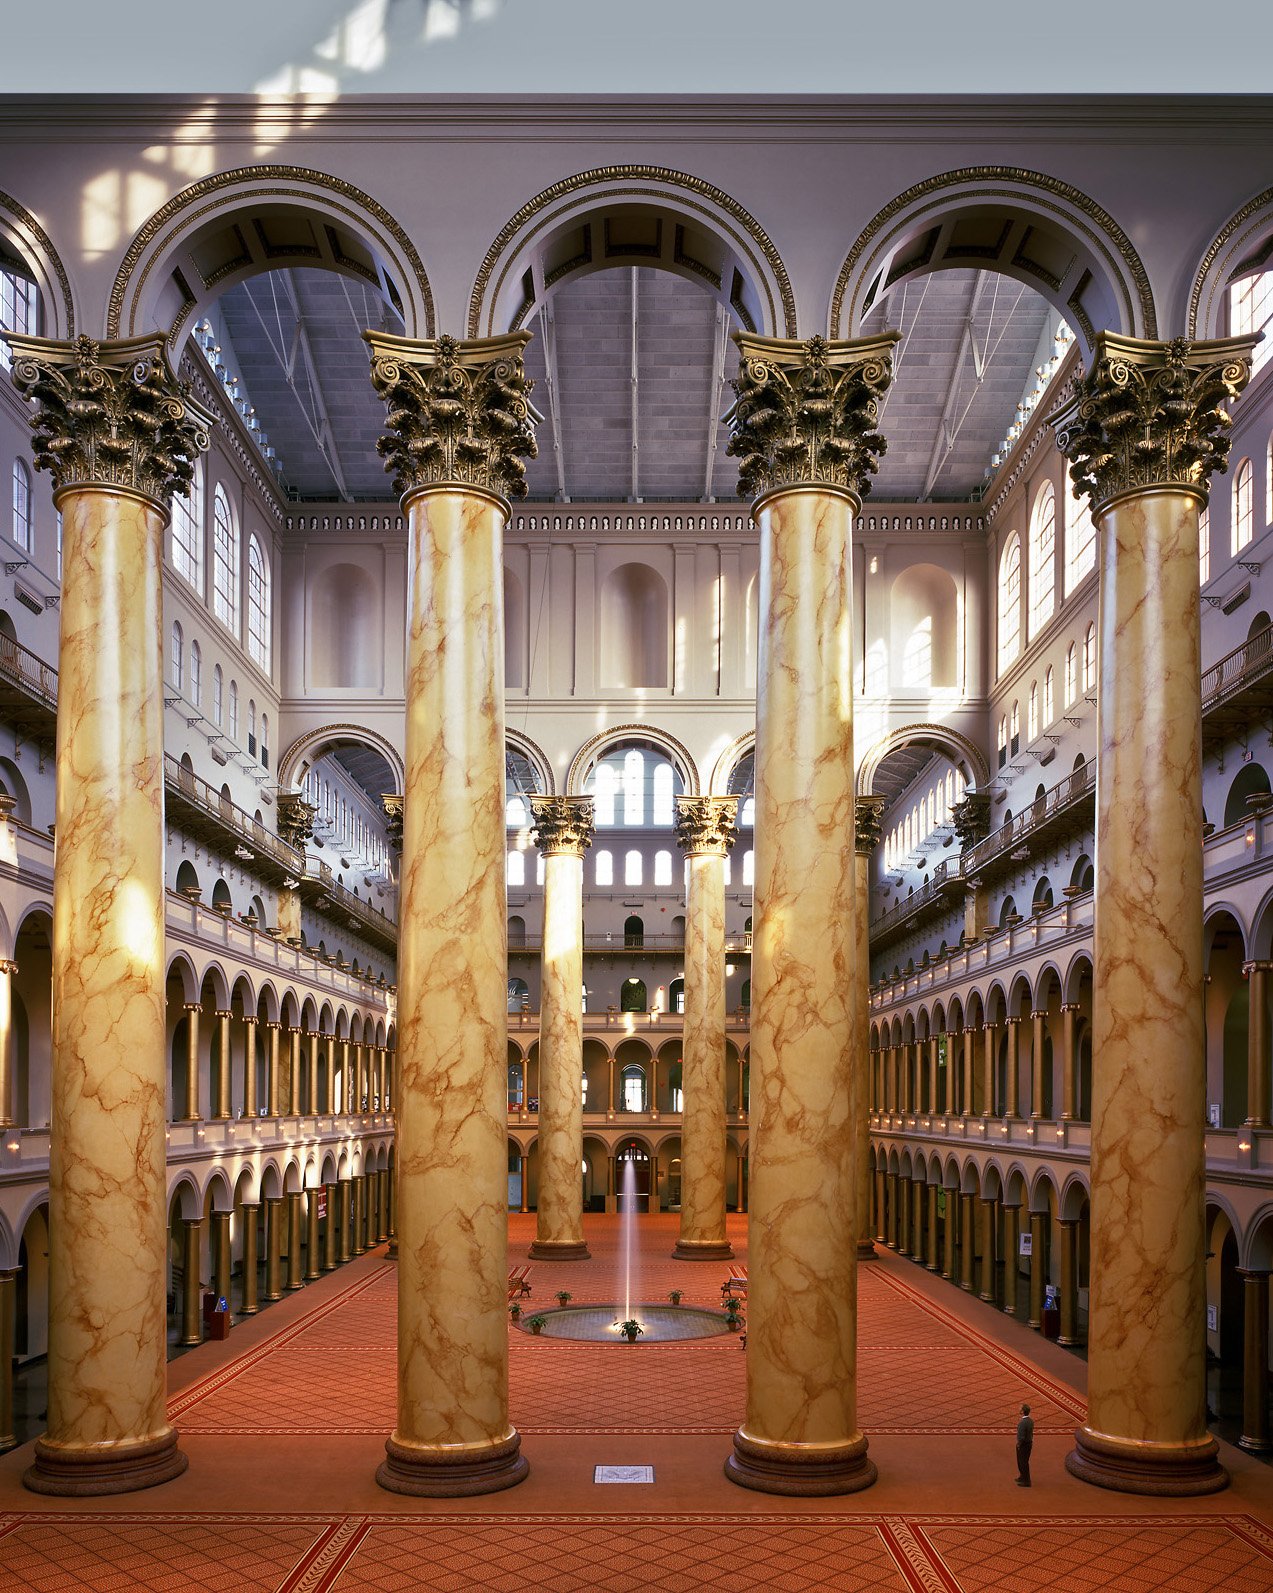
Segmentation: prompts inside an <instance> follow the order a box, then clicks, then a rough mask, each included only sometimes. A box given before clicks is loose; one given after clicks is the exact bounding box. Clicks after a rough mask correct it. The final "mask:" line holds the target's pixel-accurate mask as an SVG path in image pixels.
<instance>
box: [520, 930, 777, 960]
mask: <svg viewBox="0 0 1273 1593" xmlns="http://www.w3.org/2000/svg"><path fill="white" fill-rule="evenodd" d="M542 948H543V937H542V936H541V935H526V936H525V937H524V938H523V939H521V940H513V939H511V938H510V940H509V942H508V950H509V953H510V954H513V953H516V952H524V951H534V952H538V951H540V950H542ZM583 949H584V950H585V951H590V952H611V953H613V954H614V955H616V956H623V955H624V954H626V953H628V952H634V951H651V952H682V951H684V950H685V936H684V935H625V934H624V933H623V932H622V931H621V930H620V931H618V932H617V933H615V934H612V935H589V934H587V933H586V932H585V934H584V937H583ZM725 950H726V952H728V953H731V954H732V953H734V952H738V953H739V954H741V955H743V956H746V955H747V953H748V952H750V951H751V931H750V930H748V931H747V932H746V933H745V934H742V935H727V936H726V938H725Z"/></svg>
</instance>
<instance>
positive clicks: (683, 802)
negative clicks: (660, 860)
mask: <svg viewBox="0 0 1273 1593" xmlns="http://www.w3.org/2000/svg"><path fill="white" fill-rule="evenodd" d="M737 839H738V798H737V797H736V796H724V797H677V799H676V843H677V845H678V846H679V847H680V848H681V850H682V851H683V852H687V853H689V854H690V855H691V856H693V855H694V853H696V852H699V853H702V852H714V853H715V854H716V855H717V856H718V857H724V856H725V854H726V853H727V852H729V851H730V849H731V848H732V847H733V845H734V842H735V841H736V840H737Z"/></svg>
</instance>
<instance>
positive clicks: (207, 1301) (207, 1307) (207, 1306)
mask: <svg viewBox="0 0 1273 1593" xmlns="http://www.w3.org/2000/svg"><path fill="white" fill-rule="evenodd" d="M216 1308H217V1291H216V1290H215V1289H205V1290H204V1291H203V1325H204V1327H210V1326H211V1325H212V1314H213V1312H214V1311H215V1310H216Z"/></svg>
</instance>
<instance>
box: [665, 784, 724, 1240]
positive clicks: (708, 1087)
mask: <svg viewBox="0 0 1273 1593" xmlns="http://www.w3.org/2000/svg"><path fill="white" fill-rule="evenodd" d="M737 825H738V798H737V797H732V796H726V797H677V799H676V838H677V842H678V843H679V845H680V848H681V850H682V851H683V852H684V853H685V856H686V859H687V861H688V863H689V890H688V892H687V894H686V903H685V1027H684V1030H683V1038H682V1042H681V1078H682V1092H683V1097H684V1103H685V1104H684V1111H683V1113H682V1117H681V1228H680V1233H679V1234H678V1236H677V1240H676V1245H675V1248H674V1249H673V1251H672V1254H673V1255H674V1256H676V1257H677V1258H678V1259H679V1260H682V1261H724V1260H728V1259H729V1257H730V1256H732V1255H733V1253H734V1251H733V1247H732V1246H731V1244H730V1242H729V1240H728V1239H727V1238H726V1236H725V1161H726V1154H727V1146H728V1134H727V1130H726V1113H725V858H726V857H727V856H728V854H729V851H730V849H731V848H732V847H733V845H734V842H735V841H736V840H737V838H738V829H737Z"/></svg>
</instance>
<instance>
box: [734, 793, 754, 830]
mask: <svg viewBox="0 0 1273 1593" xmlns="http://www.w3.org/2000/svg"><path fill="white" fill-rule="evenodd" d="M738 823H739V826H740V827H741V828H743V829H751V828H753V827H754V825H755V823H756V799H755V797H754V796H749V797H748V798H747V799H746V801H745V802H744V803H743V805H742V809H741V811H740V812H739V815H738Z"/></svg>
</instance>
